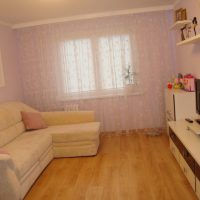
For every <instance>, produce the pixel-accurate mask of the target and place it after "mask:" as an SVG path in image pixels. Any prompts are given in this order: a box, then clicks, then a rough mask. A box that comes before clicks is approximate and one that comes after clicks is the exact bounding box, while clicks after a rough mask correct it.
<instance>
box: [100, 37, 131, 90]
mask: <svg viewBox="0 0 200 200" xmlns="http://www.w3.org/2000/svg"><path fill="white" fill-rule="evenodd" d="M99 64H100V65H99V70H100V77H101V86H102V89H114V88H123V87H124V69H126V68H127V67H128V66H129V65H131V48H130V39H129V36H128V35H121V36H111V37H102V38H100V39H99Z"/></svg>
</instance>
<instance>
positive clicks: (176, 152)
mask: <svg viewBox="0 0 200 200" xmlns="http://www.w3.org/2000/svg"><path fill="white" fill-rule="evenodd" d="M169 144H170V150H171V152H172V154H173V155H174V157H175V159H176V160H177V162H178V163H180V152H179V150H178V148H177V147H176V145H175V144H174V142H173V141H172V140H171V139H169Z"/></svg>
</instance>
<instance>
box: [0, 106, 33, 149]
mask: <svg viewBox="0 0 200 200" xmlns="http://www.w3.org/2000/svg"><path fill="white" fill-rule="evenodd" d="M21 111H27V112H36V110H34V109H32V108H31V107H29V106H27V105H25V104H23V103H20V102H8V103H3V104H0V147H1V146H3V145H6V144H8V143H9V142H11V141H12V140H13V139H15V138H16V137H17V136H19V135H20V134H22V133H23V132H24V131H25V127H24V125H23V122H22V117H21Z"/></svg>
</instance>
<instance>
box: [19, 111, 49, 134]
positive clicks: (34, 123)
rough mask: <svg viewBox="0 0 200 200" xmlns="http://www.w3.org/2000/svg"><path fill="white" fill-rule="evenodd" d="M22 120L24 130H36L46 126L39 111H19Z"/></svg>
mask: <svg viewBox="0 0 200 200" xmlns="http://www.w3.org/2000/svg"><path fill="white" fill-rule="evenodd" d="M21 115H22V120H23V122H24V125H25V128H26V130H38V129H43V128H47V125H46V123H45V122H44V120H43V118H42V116H41V114H40V113H37V112H21Z"/></svg>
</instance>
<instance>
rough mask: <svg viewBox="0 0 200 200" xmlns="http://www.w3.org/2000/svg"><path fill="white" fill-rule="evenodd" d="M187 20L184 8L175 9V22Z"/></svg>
mask: <svg viewBox="0 0 200 200" xmlns="http://www.w3.org/2000/svg"><path fill="white" fill-rule="evenodd" d="M183 20H187V10H186V8H184V9H183V8H180V9H178V10H176V11H175V22H177V21H183Z"/></svg>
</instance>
